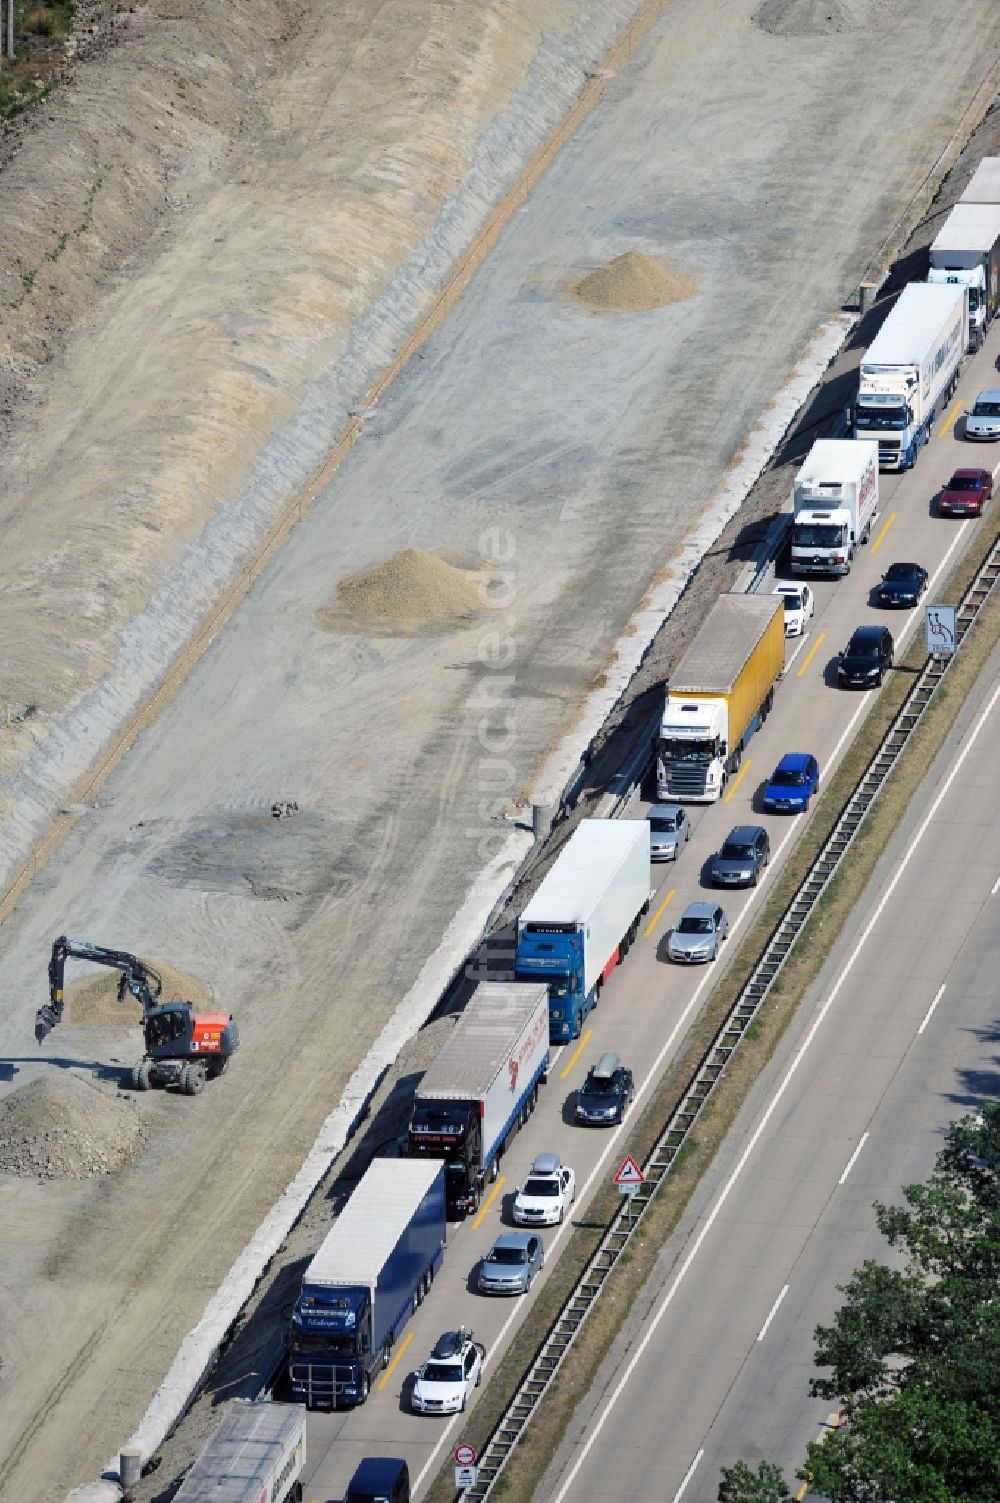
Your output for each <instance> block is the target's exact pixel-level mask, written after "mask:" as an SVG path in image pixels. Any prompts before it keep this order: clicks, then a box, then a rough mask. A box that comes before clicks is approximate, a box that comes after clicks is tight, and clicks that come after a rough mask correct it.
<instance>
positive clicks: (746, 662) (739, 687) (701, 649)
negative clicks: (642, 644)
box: [656, 591, 785, 804]
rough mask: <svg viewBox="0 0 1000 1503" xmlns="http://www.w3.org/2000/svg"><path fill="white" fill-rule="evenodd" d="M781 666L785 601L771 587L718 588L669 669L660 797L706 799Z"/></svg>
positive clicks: (768, 697) (716, 789) (711, 798)
mask: <svg viewBox="0 0 1000 1503" xmlns="http://www.w3.org/2000/svg"><path fill="white" fill-rule="evenodd" d="M784 666H785V607H784V604H783V602H782V601H781V599H780V598H776V597H775V596H774V595H741V594H739V593H738V592H735V591H734V592H733V593H732V594H727V595H720V596H719V598H718V600H717V601H716V602H715V604H714V605H713V607H712V609H711V610H710V611H709V613H708V615H707V616H706V617H705V620H704V621H703V622H702V624H701V627H700V628H699V630H698V633H697V635H696V636H695V638H694V641H693V642H692V643H691V645H690V647H689V648H688V650H687V652H685V654H684V656H683V657H682V658H681V660H680V662H679V663H678V664H677V667H676V668H675V669H674V671H673V673H672V674H671V675H670V682H669V684H668V685H667V697H666V702H665V703H664V706H663V717H662V719H661V721H660V739H659V745H658V746H657V749H656V793H657V797H658V798H659V799H660V800H661V801H662V802H664V803H666V802H670V801H676V800H681V801H683V802H686V803H695V804H714V803H715V801H716V800H717V799H718V798H720V797H721V795H722V790H723V789H724V788H725V786H726V780H727V778H728V777H729V775H730V773H732V772H735V771H736V769H737V768H738V767H739V765H740V762H741V760H742V757H743V749H744V747H745V746H746V744H747V742H748V741H749V740H750V737H751V736H752V735H753V734H754V732H755V731H756V730H757V729H758V727H759V726H760V725H761V724H762V723H763V722H764V720H766V718H767V715H768V712H769V711H770V709H771V705H772V703H773V701H774V686H775V684H776V683H777V682H778V679H779V678H780V677H781V674H782V671H783V669H784Z"/></svg>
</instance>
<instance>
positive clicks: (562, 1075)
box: [559, 1028, 594, 1080]
mask: <svg viewBox="0 0 1000 1503" xmlns="http://www.w3.org/2000/svg"><path fill="white" fill-rule="evenodd" d="M593 1031H594V1030H593V1029H592V1028H585V1029H584V1030H583V1038H582V1039H581V1040H580V1042H579V1043H578V1044H577V1046H576V1048H575V1049H574V1050H573V1053H572V1054H571V1055H570V1057H569V1064H568V1065H567V1066H566V1068H565V1069H564V1070H561V1071H560V1072H559V1079H560V1080H565V1079H566V1076H567V1075H568V1074H569V1073H570V1071H571V1070H572V1068H573V1066H574V1065H575V1064H576V1062H577V1060H578V1059H579V1058H580V1055H581V1054H582V1053H583V1051H584V1049H586V1047H587V1045H588V1044H589V1043H590V1036H591V1034H592V1033H593Z"/></svg>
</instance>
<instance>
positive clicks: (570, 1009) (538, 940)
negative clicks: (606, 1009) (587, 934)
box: [515, 923, 597, 1043]
mask: <svg viewBox="0 0 1000 1503" xmlns="http://www.w3.org/2000/svg"><path fill="white" fill-rule="evenodd" d="M583 941H584V937H583V933H582V931H581V929H580V927H579V925H576V924H545V923H526V924H524V925H522V927H521V931H520V933H519V935H518V941H517V960H516V962H515V975H516V977H517V980H518V981H544V982H546V983H547V985H548V988H549V1038H550V1040H551V1041H552V1043H565V1041H566V1040H567V1039H571V1038H579V1036H580V1031H581V1029H582V1027H583V1022H584V1019H585V1018H586V1016H587V1014H588V1013H589V1012H590V1010H591V1008H592V1007H593V1005H594V1001H595V997H596V991H597V987H596V985H595V986H592V987H591V988H590V991H589V992H588V991H586V990H585V982H584V977H585V965H584V952H583Z"/></svg>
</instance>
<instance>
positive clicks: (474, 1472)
mask: <svg viewBox="0 0 1000 1503" xmlns="http://www.w3.org/2000/svg"><path fill="white" fill-rule="evenodd" d="M478 1476H479V1468H478V1467H477V1466H457V1467H455V1486H456V1487H457V1489H458V1491H459V1492H464V1491H465V1489H466V1488H467V1487H475V1485H476V1479H477V1477H478Z"/></svg>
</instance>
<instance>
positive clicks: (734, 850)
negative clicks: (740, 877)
mask: <svg viewBox="0 0 1000 1503" xmlns="http://www.w3.org/2000/svg"><path fill="white" fill-rule="evenodd" d="M719 857H720V859H721V860H723V861H752V860H753V846H752V845H737V844H736V843H735V841H731V840H727V841H726V843H725V845H724V846H723V847H722V850H721V851H720V852H719Z"/></svg>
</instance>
